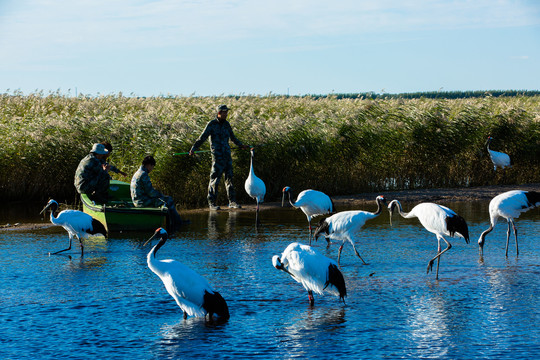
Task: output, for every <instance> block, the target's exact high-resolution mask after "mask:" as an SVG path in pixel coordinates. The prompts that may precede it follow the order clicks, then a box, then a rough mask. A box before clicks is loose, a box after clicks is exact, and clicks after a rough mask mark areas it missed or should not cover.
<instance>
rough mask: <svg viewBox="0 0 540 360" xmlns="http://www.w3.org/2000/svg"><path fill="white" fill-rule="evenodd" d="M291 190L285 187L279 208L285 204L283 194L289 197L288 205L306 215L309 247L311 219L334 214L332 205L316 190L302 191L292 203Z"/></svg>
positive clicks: (329, 200)
mask: <svg viewBox="0 0 540 360" xmlns="http://www.w3.org/2000/svg"><path fill="white" fill-rule="evenodd" d="M291 192H292V190H291V188H290V187H289V186H285V187H284V188H283V196H282V198H281V206H283V205H284V204H285V194H288V195H289V203H290V204H291V205H292V206H293V207H295V208H297V209H298V208H300V210H302V211H303V212H304V214H306V217H307V220H308V225H309V245H311V233H312V231H311V219H312V218H314V217H315V216H319V215H325V214H331V213H333V212H334V203H333V202H332V199H330V197H329V196H328V195H326V194H325V193H323V192H320V191H317V190H311V189H310V190H304V191H302V192H301V193H300V194H298V197H297V198H296V201H295V202H294V203H293V202H292V200H291Z"/></svg>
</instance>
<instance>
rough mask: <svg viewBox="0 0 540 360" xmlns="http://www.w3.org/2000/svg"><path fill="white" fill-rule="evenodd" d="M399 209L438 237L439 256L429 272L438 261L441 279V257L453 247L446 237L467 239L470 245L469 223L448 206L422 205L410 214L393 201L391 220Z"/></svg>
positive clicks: (390, 208) (431, 261) (429, 266)
mask: <svg viewBox="0 0 540 360" xmlns="http://www.w3.org/2000/svg"><path fill="white" fill-rule="evenodd" d="M396 207H397V208H398V210H399V214H400V215H401V216H402V217H404V218H406V219H410V218H413V217H416V218H418V220H420V223H421V224H422V226H424V228H425V229H426V230H427V231H429V232H431V233H433V234H435V235H436V236H437V242H438V248H437V255H436V256H435V257H434V258H433V259H431V260H430V261H429V263H428V267H427V272H428V273H429V272H430V271H431V270H432V269H433V262H434V261H435V259H436V260H437V273H436V275H435V279H439V263H440V261H441V260H440V258H441V255H442V254H444V253H445V252H446V251H448V250H450V248H451V247H452V245H451V244H450V243H449V242H448V241H447V240H446V239H445V238H444V236H451V237H454V236H455V235H457V236H459V237H462V238H464V239H465V242H466V243H467V244H468V243H469V228H468V226H467V222H466V221H465V219H463V218H462V217H461V216H459V215H458V214H456V213H455V212H454V211H453V210H451V209H449V208H447V207H446V206H442V205H437V204H433V203H420V204H418V205H416V206H415V207H414V208H413V209H412V210H411V211H410V212H408V213H404V212H403V209H402V208H401V203H400V202H399V201H397V200H392V201H391V202H390V204H389V205H388V210H389V211H390V219H392V215H393V213H394V210H395V208H396ZM441 239H442V240H444V242H445V243H446V246H447V247H446V249H444V250H443V251H441Z"/></svg>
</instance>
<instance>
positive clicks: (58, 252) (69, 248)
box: [49, 235, 71, 255]
mask: <svg viewBox="0 0 540 360" xmlns="http://www.w3.org/2000/svg"><path fill="white" fill-rule="evenodd" d="M68 250H71V235H70V236H69V247H68V248H67V249H64V250H59V251H57V252H54V253H49V255H56V254H60V253H61V252H64V251H68Z"/></svg>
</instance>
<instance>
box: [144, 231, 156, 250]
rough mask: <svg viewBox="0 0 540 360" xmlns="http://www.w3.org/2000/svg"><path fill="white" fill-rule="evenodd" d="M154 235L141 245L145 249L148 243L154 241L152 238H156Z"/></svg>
mask: <svg viewBox="0 0 540 360" xmlns="http://www.w3.org/2000/svg"><path fill="white" fill-rule="evenodd" d="M156 234H157V233H156ZM156 234H154V235H152V237H151V238H150V239H148V240H146V242H145V243H144V244H143V247H145V246H146V244H148V243H149V242H150V241H152V240H154V238H155V237H156Z"/></svg>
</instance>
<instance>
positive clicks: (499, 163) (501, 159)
mask: <svg viewBox="0 0 540 360" xmlns="http://www.w3.org/2000/svg"><path fill="white" fill-rule="evenodd" d="M492 140H493V138H492V137H491V136H488V139H487V142H486V147H487V151H488V153H489V157H490V158H491V161H492V162H493V170H495V171H496V170H497V167H500V168H501V169H504V168H505V167H507V166H508V167H511V166H512V162H511V161H510V156H508V154H505V153H503V152H499V151H494V150H491V149H490V148H489V145H490V144H491V141H492Z"/></svg>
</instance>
